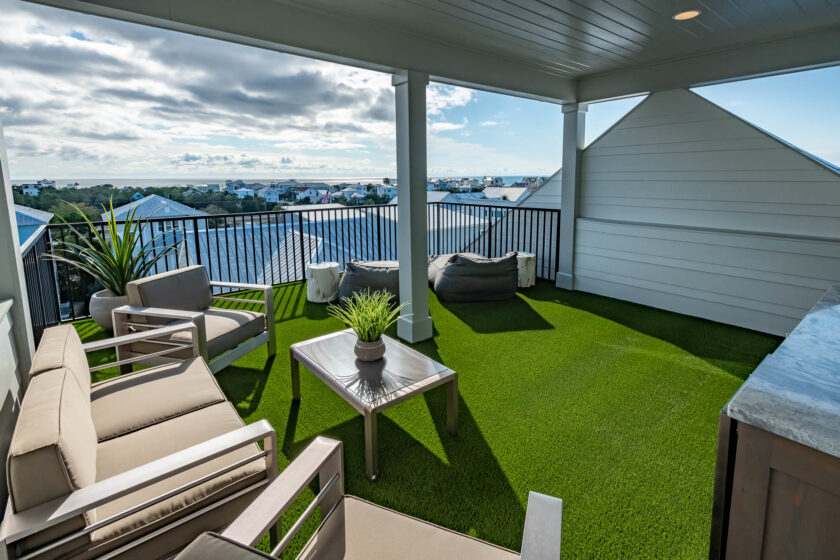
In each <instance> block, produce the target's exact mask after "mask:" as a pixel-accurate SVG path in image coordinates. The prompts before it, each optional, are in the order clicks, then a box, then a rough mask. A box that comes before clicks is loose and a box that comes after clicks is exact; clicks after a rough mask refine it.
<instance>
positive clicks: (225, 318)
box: [131, 307, 265, 359]
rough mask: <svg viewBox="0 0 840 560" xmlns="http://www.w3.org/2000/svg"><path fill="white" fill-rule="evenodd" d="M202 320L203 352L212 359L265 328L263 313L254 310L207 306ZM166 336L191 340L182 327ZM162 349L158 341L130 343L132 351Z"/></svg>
mask: <svg viewBox="0 0 840 560" xmlns="http://www.w3.org/2000/svg"><path fill="white" fill-rule="evenodd" d="M204 323H205V326H206V329H207V354H208V356H209V357H210V358H211V359H212V358H215V357H216V356H219V355H221V354H224V353H225V352H227V351H228V350H230V349H231V348H235V347H236V346H238V345H239V344H242V343H243V342H245V341H246V340H248V339H249V338H252V337H255V336H257V335H258V334H260V333H262V332H263V331H264V330H265V315H263V314H262V313H259V312H257V311H244V310H241V309H219V308H216V307H211V308H209V309H205V310H204ZM166 340H168V341H171V342H182V343H184V342H187V343H188V342H191V341H192V336H191V335H190V333H189V332H188V331H183V332H178V333H175V334H174V335H172V336H171V337H169V338H167V339H166ZM162 349H163V347H162V346H161V345H159V344H154V343H152V342H138V343H135V344H132V345H131V351H132V352H137V353H143V354H149V353H152V352H157V351H160V350H162ZM167 356H170V357H173V358H189V357H190V356H192V353H191V351H190V350H189V349H185V350H180V351H178V352H172V353H171V354H167Z"/></svg>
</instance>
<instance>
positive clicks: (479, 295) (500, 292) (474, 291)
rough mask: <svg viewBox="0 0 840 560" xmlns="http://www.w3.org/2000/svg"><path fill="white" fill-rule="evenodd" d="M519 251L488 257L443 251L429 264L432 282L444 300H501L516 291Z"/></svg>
mask: <svg viewBox="0 0 840 560" xmlns="http://www.w3.org/2000/svg"><path fill="white" fill-rule="evenodd" d="M518 275H519V273H518V265H517V262H516V253H508V254H507V255H505V256H504V257H500V258H497V259H488V258H486V257H482V256H481V255H476V254H472V253H459V254H457V255H441V256H440V257H437V258H436V259H434V260H432V261H431V263H430V264H429V284H430V285H431V286H432V289H434V291H435V293H436V294H437V296H438V299H439V300H441V301H450V302H471V301H500V300H505V299H510V298H512V297H514V296H515V295H516V288H517V284H518Z"/></svg>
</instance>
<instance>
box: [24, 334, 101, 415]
mask: <svg viewBox="0 0 840 560" xmlns="http://www.w3.org/2000/svg"><path fill="white" fill-rule="evenodd" d="M60 368H67V369H69V370H70V371H71V372H72V373H73V377H75V378H76V381H78V383H79V387H80V388H81V389H82V393H83V394H84V395H85V398H86V399H87V401H88V402H90V368H89V367H88V361H87V356H86V355H85V351H84V349H83V348H82V340H81V339H80V338H79V334H78V333H77V332H76V329H75V328H74V327H73V326H71V325H60V326H58V327H50V328H48V329H46V330H45V331H44V334H43V335H42V336H41V342H40V343H39V344H38V350H37V352H35V357H34V358H32V368H31V369H30V370H29V375H30V376H35V375H39V374H41V373H44V372H45V371H52V370H54V369H60Z"/></svg>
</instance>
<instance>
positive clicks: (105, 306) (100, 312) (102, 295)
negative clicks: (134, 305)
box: [90, 290, 128, 332]
mask: <svg viewBox="0 0 840 560" xmlns="http://www.w3.org/2000/svg"><path fill="white" fill-rule="evenodd" d="M123 305H128V296H116V297H114V296H112V295H111V292H109V291H108V290H99V291H98V292H96V293H95V294H93V295H92V296H90V316H91V317H92V318H93V320H94V322H95V323H96V324H97V325H99V326H100V327H102V328H103V329H105V330H106V331H108V332H114V320H113V317H112V316H111V311H113V310H114V309H116V308H117V307H122V306H123Z"/></svg>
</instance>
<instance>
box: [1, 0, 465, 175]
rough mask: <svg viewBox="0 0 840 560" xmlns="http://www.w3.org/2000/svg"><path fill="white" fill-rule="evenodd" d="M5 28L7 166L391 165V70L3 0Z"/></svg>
mask: <svg viewBox="0 0 840 560" xmlns="http://www.w3.org/2000/svg"><path fill="white" fill-rule="evenodd" d="M0 28H2V29H3V30H4V31H3V34H2V35H0V118H2V121H3V129H4V133H5V136H6V140H7V145H8V151H9V158H10V163H11V166H10V167H11V171H12V175H13V177H14V178H17V179H22V178H31V177H41V176H52V177H79V178H84V177H88V178H89V177H103V178H107V177H161V176H164V177H165V176H170V175H171V176H179V174H180V173H184V172H189V173H191V174H193V175H195V174H200V173H201V172H202V171H203V170H206V171H213V172H220V173H221V172H223V171H224V172H225V173H235V172H243V173H245V172H247V173H254V174H260V173H267V172H271V171H273V170H275V169H276V168H277V167H278V166H281V167H282V166H288V165H290V164H289V163H284V158H286V159H288V160H289V161H293V162H294V165H295V166H300V167H301V169H302V170H303V171H304V172H308V173H309V172H311V173H315V170H322V169H331V170H335V172H337V173H350V172H354V171H356V170H358V169H360V165H366V166H368V167H369V169H367V170H366V171H365V172H364V173H365V174H372V173H375V174H383V173H384V174H389V173H390V174H393V169H394V163H395V157H394V124H393V105H394V102H393V89H392V88H391V85H390V77H389V76H388V75H385V74H380V73H375V72H369V71H364V70H359V69H356V68H351V67H346V66H340V65H336V64H329V63H325V62H320V61H314V60H309V59H305V58H300V57H295V56H291V55H285V54H281V53H276V52H273V51H266V50H262V49H255V48H250V47H244V46H241V45H235V44H231V43H225V42H221V41H213V40H210V39H205V38H200V37H194V36H191V35H186V34H179V33H174V32H168V31H163V30H159V29H154V28H149V27H144V26H138V25H133V24H128V23H124V22H117V21H112V20H107V19H100V18H94V17H91V16H84V15H81V14H76V13H73V12H67V11H64V10H57V9H54V8H46V7H43V6H37V5H30V4H24V3H20V2H10V1H9V0H0ZM266 69H270V70H266ZM456 97H457V96H456ZM453 102H457V101H454V100H451V101H448V102H447V104H451V103H453ZM234 149H235V150H236V152H233V150H234ZM243 150H244V152H245V153H246V155H242V156H241V157H240V156H239V155H238V153H239V152H240V151H243ZM359 150H365V151H367V152H369V153H370V154H372V155H371V157H368V158H364V159H360V158H358V157H357V156H356V152H358V151H359ZM231 153H236V154H237V155H236V156H233V155H231ZM183 154H194V155H199V156H200V157H199V158H198V159H196V160H194V161H191V162H186V161H183V160H181V159H180V156H181V155H183ZM224 156H228V157H227V159H225V157H224ZM306 165H310V166H312V167H311V169H305V168H304V166H306Z"/></svg>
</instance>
